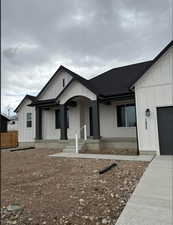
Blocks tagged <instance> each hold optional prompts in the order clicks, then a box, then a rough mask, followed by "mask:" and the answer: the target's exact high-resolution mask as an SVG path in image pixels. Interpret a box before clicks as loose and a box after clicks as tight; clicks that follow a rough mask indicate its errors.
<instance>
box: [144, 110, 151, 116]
mask: <svg viewBox="0 0 173 225" xmlns="http://www.w3.org/2000/svg"><path fill="white" fill-rule="evenodd" d="M145 115H146V117H150V115H151V112H150V109H146V110H145Z"/></svg>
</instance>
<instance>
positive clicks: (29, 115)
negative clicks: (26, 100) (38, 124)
mask: <svg viewBox="0 0 173 225" xmlns="http://www.w3.org/2000/svg"><path fill="white" fill-rule="evenodd" d="M26 127H32V113H27V114H26Z"/></svg>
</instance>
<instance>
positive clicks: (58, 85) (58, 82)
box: [38, 72, 72, 100]
mask: <svg viewBox="0 0 173 225" xmlns="http://www.w3.org/2000/svg"><path fill="white" fill-rule="evenodd" d="M63 79H65V86H66V85H67V84H68V83H69V82H70V80H71V79H72V77H71V75H70V74H68V73H67V72H60V74H57V75H56V76H55V77H54V79H53V80H52V81H51V82H50V83H49V85H48V86H47V87H46V88H45V90H44V91H43V93H41V95H40V96H39V98H38V99H39V100H46V99H51V98H56V97H57V96H58V94H59V93H60V92H61V91H62V90H63V88H64V87H63Z"/></svg>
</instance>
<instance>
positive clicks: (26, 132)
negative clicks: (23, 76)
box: [17, 99, 35, 142]
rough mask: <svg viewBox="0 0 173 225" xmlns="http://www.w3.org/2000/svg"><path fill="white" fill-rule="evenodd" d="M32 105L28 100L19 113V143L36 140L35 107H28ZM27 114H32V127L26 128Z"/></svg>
mask: <svg viewBox="0 0 173 225" xmlns="http://www.w3.org/2000/svg"><path fill="white" fill-rule="evenodd" d="M30 103H31V101H30V100H27V99H26V100H25V102H24V103H23V105H22V106H21V108H20V109H19V112H18V113H17V116H18V132H19V142H33V141H34V139H35V107H29V106H27V105H28V104H30ZM27 112H30V113H32V127H26V114H27Z"/></svg>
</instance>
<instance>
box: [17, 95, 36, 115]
mask: <svg viewBox="0 0 173 225" xmlns="http://www.w3.org/2000/svg"><path fill="white" fill-rule="evenodd" d="M26 99H29V100H31V102H35V101H36V97H34V96H32V95H25V97H24V98H23V99H22V101H21V102H20V103H19V105H18V106H17V107H16V109H15V110H14V112H18V111H19V108H20V107H21V106H22V104H23V103H24V101H25V100H26Z"/></svg>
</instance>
